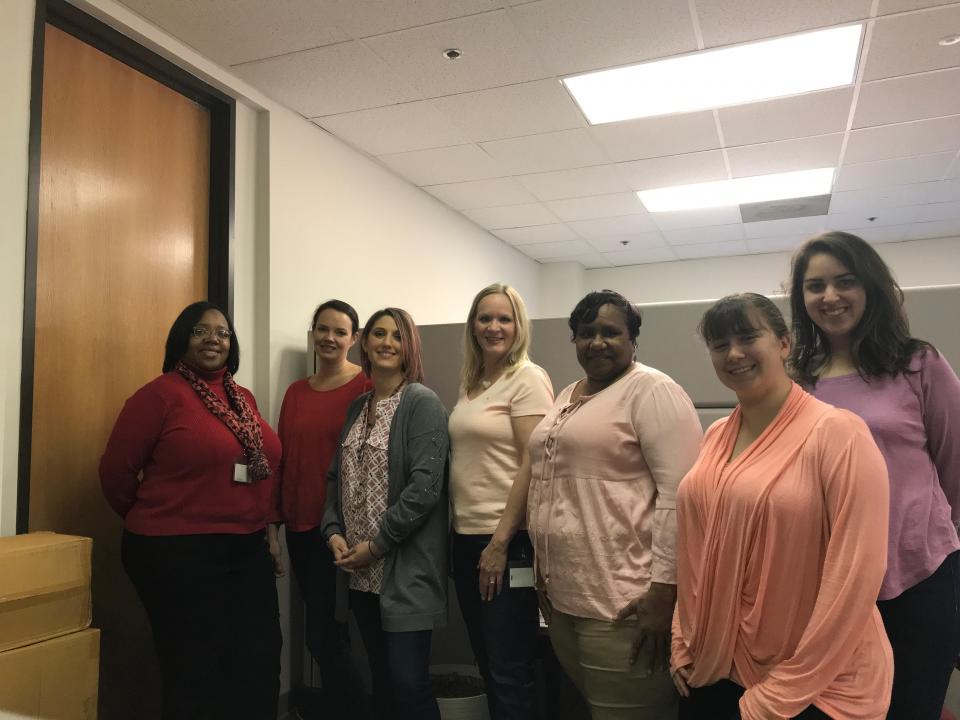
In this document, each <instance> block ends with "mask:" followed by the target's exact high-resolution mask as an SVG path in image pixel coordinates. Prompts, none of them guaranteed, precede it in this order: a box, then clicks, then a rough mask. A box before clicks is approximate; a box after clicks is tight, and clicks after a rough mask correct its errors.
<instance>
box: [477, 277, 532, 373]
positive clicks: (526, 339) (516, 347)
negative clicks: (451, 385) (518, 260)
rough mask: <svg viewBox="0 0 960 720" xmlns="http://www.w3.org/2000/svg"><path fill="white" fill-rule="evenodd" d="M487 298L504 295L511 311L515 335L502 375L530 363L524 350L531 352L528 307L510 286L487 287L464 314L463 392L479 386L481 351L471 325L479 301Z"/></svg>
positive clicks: (500, 284)
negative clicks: (465, 315) (465, 317)
mask: <svg viewBox="0 0 960 720" xmlns="http://www.w3.org/2000/svg"><path fill="white" fill-rule="evenodd" d="M487 295H505V296H506V298H507V300H508V301H509V302H510V307H511V308H512V309H513V324H514V328H515V332H514V335H513V345H512V346H511V347H510V349H509V350H508V351H507V355H506V357H505V358H504V362H503V365H504V373H506V374H509V373H512V372H513V371H514V370H516V369H517V368H518V367H519V366H520V365H522V364H523V363H525V362H527V360H529V357H528V355H527V351H528V350H529V349H530V320H529V319H528V318H527V307H526V305H524V304H523V298H522V297H520V293H518V292H517V291H516V290H514V289H513V288H512V287H510V286H509V285H504V284H503V283H493V284H492V285H487V287H485V288H484V289H483V290H481V291H480V292H478V293H477V295H476V297H474V298H473V304H472V305H470V313H469V314H468V315H467V324H466V326H465V327H464V329H463V366H462V367H461V368H460V387H461V388H462V389H463V390H464V391H469V390H470V389H471V388H473V387H475V386H476V385H478V384H479V383H480V378H481V377H482V376H483V351H482V350H481V349H480V345H479V343H477V338H476V337H475V336H474V334H473V322H474V320H476V319H477V308H478V306H479V305H480V301H481V300H483V299H484V298H485V297H487Z"/></svg>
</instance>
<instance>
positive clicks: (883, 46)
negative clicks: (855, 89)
mask: <svg viewBox="0 0 960 720" xmlns="http://www.w3.org/2000/svg"><path fill="white" fill-rule="evenodd" d="M957 29H960V5H954V6H952V7H943V8H936V9H933V10H924V11H922V12H917V13H911V14H908V15H897V16H895V17H887V18H880V19H878V20H877V21H876V23H875V24H874V26H873V35H872V36H871V38H870V51H869V54H868V56H867V67H866V70H865V71H864V75H863V79H864V80H877V79H879V78H888V77H894V76H897V75H909V74H911V73H918V72H924V71H925V70H939V69H941V68H949V67H955V66H957V65H960V45H952V46H949V47H942V46H940V45H938V44H937V41H938V40H939V39H940V38H942V37H943V36H944V35H945V34H947V33H949V32H956V31H957Z"/></svg>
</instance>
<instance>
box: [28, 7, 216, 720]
mask: <svg viewBox="0 0 960 720" xmlns="http://www.w3.org/2000/svg"><path fill="white" fill-rule="evenodd" d="M45 43H46V44H45V49H44V69H43V73H44V74H43V109H42V120H41V143H40V151H41V152H40V200H39V214H38V240H37V289H36V341H35V343H36V344H35V349H34V368H33V372H34V387H33V420H32V435H31V453H30V499H29V529H30V530H31V531H33V530H55V531H57V532H63V533H71V534H78V535H87V536H91V537H93V539H94V545H93V548H94V564H93V598H94V624H95V626H97V627H100V628H102V629H103V646H102V662H101V686H100V694H101V701H100V707H101V713H100V717H101V718H103V719H104V720H112V719H114V718H116V719H117V720H130V719H131V718H137V719H138V720H147V719H149V718H154V717H158V716H159V712H158V710H159V678H158V676H157V670H156V665H155V660H154V655H153V648H152V640H151V638H150V633H149V626H148V625H147V622H146V617H145V615H144V613H143V610H142V608H141V606H140V604H139V602H138V601H137V598H136V595H135V593H134V591H133V588H132V586H131V585H130V583H129V582H128V580H127V578H126V576H125V574H124V572H123V569H122V567H121V564H120V553H119V540H120V533H121V522H120V520H119V518H117V517H116V516H115V515H114V514H113V512H112V511H111V510H110V509H109V507H108V506H107V504H106V503H105V501H104V500H103V497H102V495H101V492H100V485H99V479H98V475H97V465H98V462H99V459H100V455H101V453H102V452H103V448H104V446H105V444H106V440H107V437H108V435H109V432H110V429H111V428H112V426H113V422H114V420H115V419H116V416H117V413H118V412H119V410H120V408H121V406H122V404H123V402H124V400H125V399H126V398H127V397H129V396H130V395H131V394H132V393H133V392H134V391H135V390H136V389H137V388H138V387H140V386H141V385H143V384H144V383H146V382H147V381H149V380H150V379H152V378H154V377H156V376H157V375H159V374H160V368H161V364H162V360H163V348H164V342H165V340H166V333H167V331H168V329H169V327H170V324H171V323H172V322H173V319H174V318H175V317H176V315H177V313H179V311H180V310H181V309H182V308H183V307H184V306H185V305H187V304H188V303H190V302H193V301H194V300H198V299H203V298H205V297H206V296H207V263H208V256H209V253H208V228H209V215H208V214H209V186H210V168H209V164H210V117H209V112H208V111H207V110H205V109H204V108H202V107H200V106H199V105H197V104H196V103H194V102H192V101H191V100H189V99H187V98H186V97H184V96H183V95H180V94H179V93H177V92H175V91H174V90H171V89H170V88H168V87H167V86H165V85H162V84H160V83H158V82H156V81H155V80H153V79H151V78H148V77H147V76H145V75H143V74H141V73H140V72H138V71H136V70H134V69H132V68H131V67H129V66H127V65H125V64H123V63H121V62H119V61H118V60H115V59H114V58H112V57H110V56H108V55H106V54H105V53H103V52H100V51H99V50H97V49H95V48H93V47H92V46H90V45H88V44H86V43H84V42H82V41H80V40H78V39H77V38H75V37H73V36H72V35H69V34H67V33H65V32H63V31H62V30H59V29H57V28H55V27H53V26H52V25H47V26H46V28H45Z"/></svg>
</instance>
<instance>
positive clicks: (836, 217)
mask: <svg viewBox="0 0 960 720" xmlns="http://www.w3.org/2000/svg"><path fill="white" fill-rule="evenodd" d="M916 217H917V206H916V205H907V206H905V207H889V208H880V209H877V210H874V211H871V214H870V215H867V214H866V213H863V212H848V213H834V214H832V215H828V216H827V228H828V229H830V230H856V229H858V228H862V227H885V226H888V225H907V224H908V223H912V222H913V221H914V220H915V219H916ZM870 218H873V219H872V220H871V219H870Z"/></svg>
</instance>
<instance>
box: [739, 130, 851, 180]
mask: <svg viewBox="0 0 960 720" xmlns="http://www.w3.org/2000/svg"><path fill="white" fill-rule="evenodd" d="M842 144H843V135H842V134H840V133H837V134H835V135H820V136H818V137H806V138H796V139H794V140H781V141H779V142H772V143H763V144H762V145H743V146H741V147H735V148H728V149H727V157H728V158H730V172H731V173H733V176H734V177H750V176H752V175H768V174H770V173H780V172H789V171H791V170H812V169H814V168H825V167H831V168H835V167H837V165H838V164H839V162H840V147H841V145H842Z"/></svg>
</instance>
